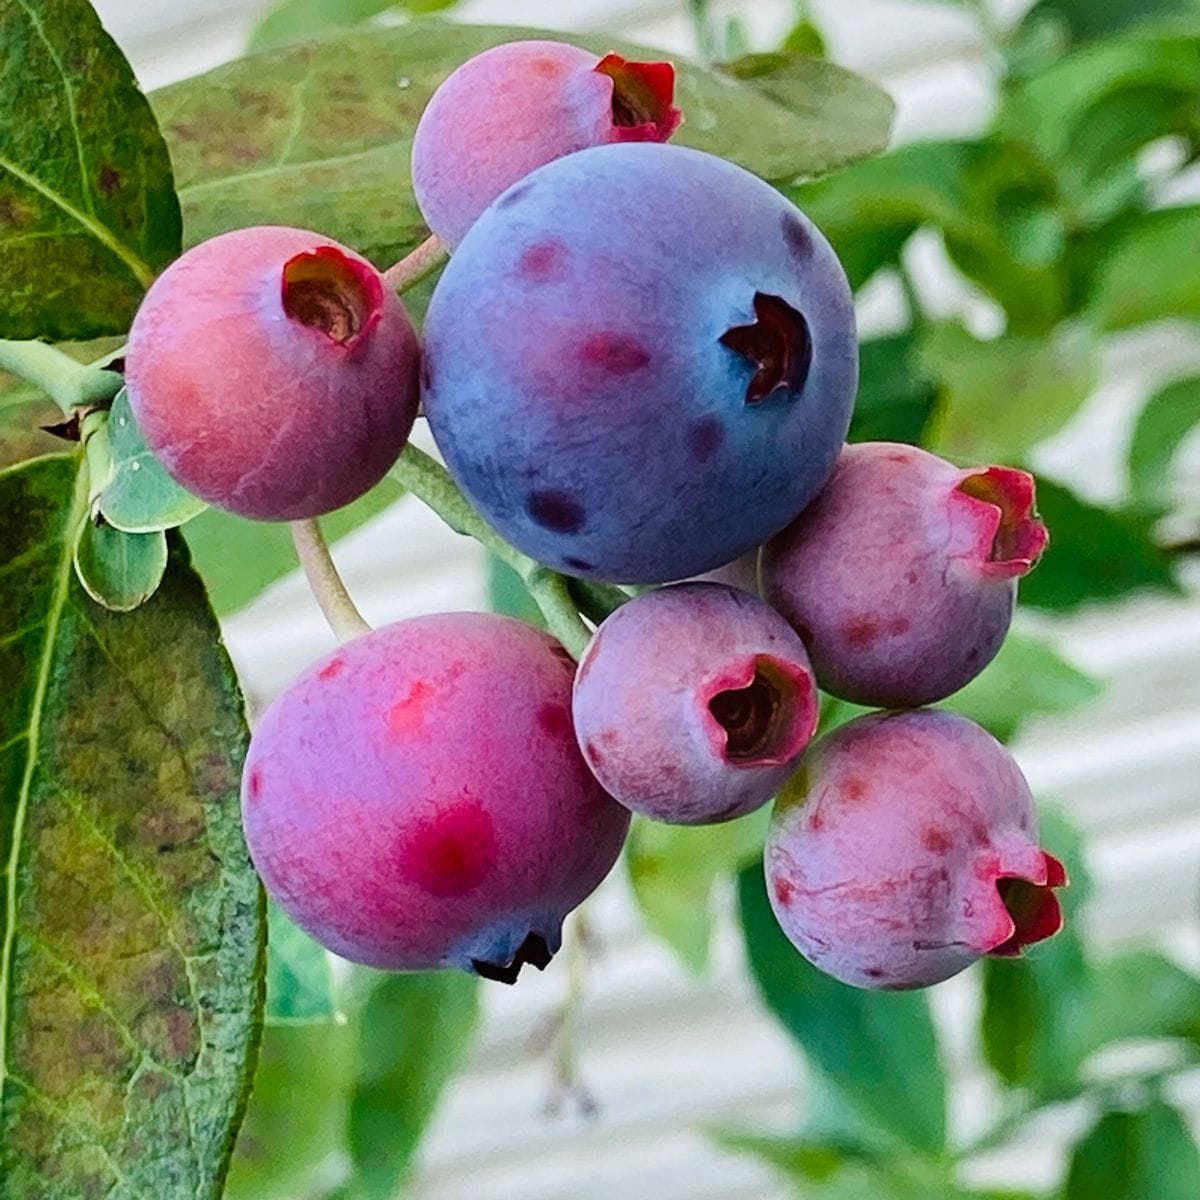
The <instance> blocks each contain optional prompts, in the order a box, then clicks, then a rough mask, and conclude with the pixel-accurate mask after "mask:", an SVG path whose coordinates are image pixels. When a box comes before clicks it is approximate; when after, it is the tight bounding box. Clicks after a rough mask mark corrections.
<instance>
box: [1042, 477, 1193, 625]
mask: <svg viewBox="0 0 1200 1200" xmlns="http://www.w3.org/2000/svg"><path fill="white" fill-rule="evenodd" d="M1037 494H1038V509H1039V511H1040V512H1041V514H1042V518H1043V520H1044V521H1045V522H1046V527H1047V528H1048V529H1049V530H1050V546H1049V548H1048V549H1047V550H1046V553H1045V555H1044V556H1043V557H1042V561H1041V562H1040V563H1038V565H1037V568H1036V569H1035V570H1034V571H1033V573H1032V574H1031V575H1029V576H1028V577H1027V578H1026V579H1023V580H1022V581H1021V602H1022V603H1023V604H1030V605H1033V606H1034V607H1036V608H1047V609H1051V610H1054V611H1058V612H1062V611H1067V610H1070V609H1073V608H1077V607H1079V605H1081V604H1086V603H1088V602H1089V601H1098V600H1106V601H1110V600H1120V599H1123V598H1124V597H1126V596H1129V595H1132V594H1134V593H1136V592H1140V591H1148V590H1157V591H1178V590H1179V585H1178V584H1177V583H1176V581H1175V577H1174V574H1173V572H1172V569H1171V559H1170V556H1169V555H1168V554H1166V552H1165V551H1163V550H1162V549H1160V548H1159V547H1158V546H1156V545H1155V544H1154V539H1153V528H1154V520H1153V517H1151V516H1148V515H1146V514H1144V513H1140V512H1133V511H1129V510H1126V509H1115V508H1103V507H1101V506H1100V505H1096V504H1089V503H1087V501H1085V500H1082V499H1080V498H1079V497H1078V496H1077V495H1076V494H1075V493H1074V492H1072V491H1071V490H1070V489H1069V488H1065V487H1063V485H1062V484H1060V483H1055V482H1053V481H1052V480H1050V479H1047V478H1045V476H1042V477H1040V478H1039V479H1038V492H1037Z"/></svg>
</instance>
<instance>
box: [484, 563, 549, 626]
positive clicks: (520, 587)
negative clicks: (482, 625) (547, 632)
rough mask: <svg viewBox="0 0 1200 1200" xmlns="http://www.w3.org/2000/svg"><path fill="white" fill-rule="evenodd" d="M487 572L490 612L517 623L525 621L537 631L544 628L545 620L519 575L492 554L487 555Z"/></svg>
mask: <svg viewBox="0 0 1200 1200" xmlns="http://www.w3.org/2000/svg"><path fill="white" fill-rule="evenodd" d="M487 572H488V575H487V591H488V607H489V608H490V609H491V610H492V612H498V613H503V614H504V615H505V616H506V617H516V618H517V619H518V620H519V621H527V622H528V623H529V624H530V625H536V626H537V627H538V628H539V629H545V628H546V619H545V617H543V616H542V610H541V609H540V608H538V606H537V601H536V600H535V599H534V598H533V597H532V596H531V595H530V594H529V589H528V588H527V587H526V586H525V584H524V583H523V582H522V581H521V577H520V575H518V574H517V573H516V571H514V570H513V569H512V567H510V566H509V565H508V563H505V562H501V561H500V560H499V559H498V558H497V557H496V556H495V555H494V554H489V555H488V560H487Z"/></svg>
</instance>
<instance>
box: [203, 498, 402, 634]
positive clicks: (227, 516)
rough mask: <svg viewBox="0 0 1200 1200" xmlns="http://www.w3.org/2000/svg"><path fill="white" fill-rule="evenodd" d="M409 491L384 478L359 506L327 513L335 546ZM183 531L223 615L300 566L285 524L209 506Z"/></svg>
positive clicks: (324, 519) (328, 535)
mask: <svg viewBox="0 0 1200 1200" xmlns="http://www.w3.org/2000/svg"><path fill="white" fill-rule="evenodd" d="M403 494H404V489H403V488H402V487H401V486H400V485H399V484H398V483H396V482H395V481H394V480H391V479H384V480H382V481H381V482H380V483H378V484H377V485H376V486H375V487H374V488H372V489H371V491H369V492H368V493H367V494H366V495H365V496H363V497H362V498H361V499H359V500H356V501H355V502H354V503H353V504H350V505H347V506H346V507H345V508H340V509H338V511H337V512H335V513H330V514H329V516H327V517H322V518H321V529H322V531H323V532H324V534H325V537H326V538H327V539H328V541H329V542H330V544H333V543H334V542H336V541H337V539H338V538H341V537H345V535H346V534H348V533H350V532H351V531H352V530H354V529H357V528H358V527H359V526H360V525H363V524H365V523H366V522H367V521H369V520H370V519H371V518H372V517H374V516H376V515H378V514H379V513H381V512H382V511H383V510H384V509H385V508H387V507H388V505H389V504H392V503H393V502H394V501H396V500H397V499H399V498H400V496H402V495H403ZM183 532H184V537H186V538H187V543H188V545H189V546H190V547H191V550H192V556H193V558H194V559H195V563H196V569H197V570H198V571H199V572H200V574H201V575H203V576H204V582H205V584H206V585H207V586H208V592H209V597H210V599H211V600H212V605H213V608H214V609H216V611H217V615H218V616H221V617H224V616H228V615H229V614H230V613H234V612H237V611H238V609H240V608H244V607H245V606H246V605H247V604H249V603H250V601H251V600H253V599H254V598H255V597H256V596H258V595H260V594H261V593H262V592H263V591H264V590H265V589H266V588H268V587H269V586H270V585H271V584H272V583H274V582H275V581H276V580H277V579H281V578H282V577H283V576H284V575H286V574H288V572H290V571H294V570H296V567H297V563H296V550H295V547H294V546H293V544H292V534H291V530H290V528H289V527H288V525H287V524H286V523H284V522H273V523H267V522H262V521H249V520H246V518H244V517H235V516H234V515H233V514H232V513H227V512H222V511H221V510H220V509H218V508H209V509H206V510H205V511H204V512H202V513H201V514H200V515H199V516H198V517H196V518H195V519H194V520H192V521H189V522H188V523H187V525H186V526H185V527H184V531H183Z"/></svg>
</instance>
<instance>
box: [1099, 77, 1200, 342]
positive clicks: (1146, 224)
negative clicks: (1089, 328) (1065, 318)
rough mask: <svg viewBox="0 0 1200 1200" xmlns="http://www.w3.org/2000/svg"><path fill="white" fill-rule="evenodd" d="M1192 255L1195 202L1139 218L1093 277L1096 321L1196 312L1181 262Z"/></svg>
mask: <svg viewBox="0 0 1200 1200" xmlns="http://www.w3.org/2000/svg"><path fill="white" fill-rule="evenodd" d="M1197 69H1198V70H1200V67H1198V68H1197ZM1197 255H1200V206H1196V207H1187V208H1166V209H1162V210H1161V211H1159V212H1152V213H1145V214H1143V215H1142V216H1140V217H1138V219H1137V220H1136V222H1134V223H1132V224H1131V225H1128V226H1126V229H1125V232H1124V235H1123V236H1122V237H1120V238H1119V239H1118V240H1117V241H1116V243H1115V244H1114V245H1112V246H1111V247H1109V249H1108V252H1107V254H1106V256H1105V258H1104V260H1103V261H1102V263H1101V264H1100V266H1099V268H1098V270H1097V271H1096V273H1095V276H1094V277H1093V281H1092V302H1091V311H1092V313H1093V315H1094V316H1095V318H1096V320H1097V321H1098V322H1099V323H1100V324H1101V325H1102V326H1103V327H1104V328H1106V329H1126V328H1128V327H1129V326H1132V325H1142V324H1145V323H1146V322H1147V321H1158V320H1162V319H1164V318H1167V317H1192V318H1197V317H1200V279H1198V278H1197V276H1196V272H1194V271H1189V270H1187V269H1185V268H1184V267H1183V266H1182V264H1184V263H1188V262H1191V261H1193V259H1194V258H1195V257H1196V256H1197Z"/></svg>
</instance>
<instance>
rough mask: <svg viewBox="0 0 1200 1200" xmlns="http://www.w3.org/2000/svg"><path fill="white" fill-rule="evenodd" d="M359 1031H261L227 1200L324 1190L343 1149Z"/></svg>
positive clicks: (287, 1199)
mask: <svg viewBox="0 0 1200 1200" xmlns="http://www.w3.org/2000/svg"><path fill="white" fill-rule="evenodd" d="M354 1036H355V1030H354V1028H353V1027H352V1025H350V1024H346V1025H268V1026H267V1028H266V1029H264V1030H263V1036H262V1049H261V1050H260V1051H259V1056H258V1067H257V1069H256V1070H255V1072H254V1090H253V1092H251V1094H250V1104H249V1107H248V1108H247V1109H246V1119H245V1121H244V1122H243V1124H242V1129H241V1133H240V1134H239V1136H238V1140H237V1146H236V1148H235V1149H234V1152H233V1161H232V1163H231V1164H230V1169H229V1182H228V1184H227V1185H226V1188H225V1196H226V1198H227V1200H297V1198H298V1197H301V1196H304V1197H308V1196H312V1197H315V1196H318V1195H324V1192H323V1191H322V1190H320V1184H321V1182H322V1179H323V1175H324V1172H323V1171H322V1166H323V1164H325V1163H326V1161H327V1160H328V1159H329V1158H330V1157H331V1156H332V1155H333V1154H335V1153H337V1152H338V1151H340V1150H341V1149H342V1141H343V1134H344V1130H345V1121H346V1108H347V1104H348V1095H349V1089H350V1085H351V1082H352V1079H353V1057H354V1056H353V1050H354Z"/></svg>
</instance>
